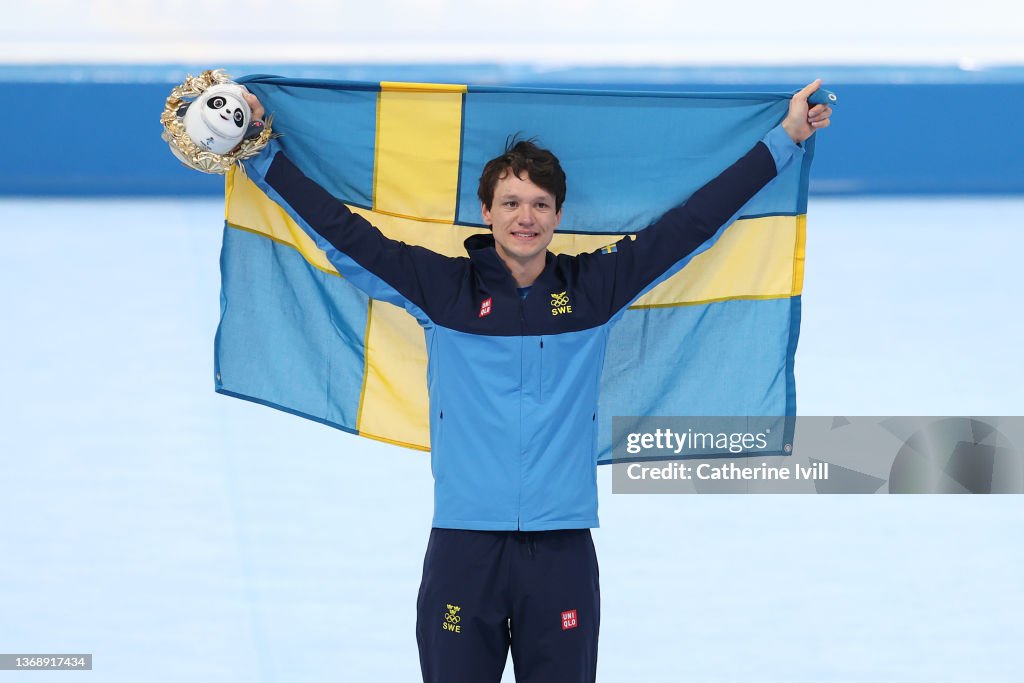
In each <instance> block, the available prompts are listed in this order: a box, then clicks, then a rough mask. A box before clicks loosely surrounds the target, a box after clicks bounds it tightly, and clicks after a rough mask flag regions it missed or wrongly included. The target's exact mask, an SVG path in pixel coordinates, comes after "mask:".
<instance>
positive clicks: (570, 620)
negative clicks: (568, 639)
mask: <svg viewBox="0 0 1024 683" xmlns="http://www.w3.org/2000/svg"><path fill="white" fill-rule="evenodd" d="M576 626H577V621H576V610H574V609H571V610H569V611H568V612H562V630H563V631H568V630H569V629H571V628H576Z"/></svg>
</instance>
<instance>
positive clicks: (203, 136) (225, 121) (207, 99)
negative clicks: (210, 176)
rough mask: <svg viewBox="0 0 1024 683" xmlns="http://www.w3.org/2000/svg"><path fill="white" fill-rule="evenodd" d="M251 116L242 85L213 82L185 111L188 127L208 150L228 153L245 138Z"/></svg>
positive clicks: (201, 145)
mask: <svg viewBox="0 0 1024 683" xmlns="http://www.w3.org/2000/svg"><path fill="white" fill-rule="evenodd" d="M251 115H252V112H251V111H250V110H249V105H248V104H246V102H245V99H244V98H243V97H242V88H241V87H240V86H237V85H233V84H228V83H222V84H219V85H213V86H210V87H209V88H207V89H206V90H205V91H204V92H203V94H202V95H200V96H199V97H198V98H197V99H196V100H195V101H194V102H192V103H191V104H190V105H189V107H188V109H187V110H186V111H185V121H184V123H185V130H186V131H187V132H188V135H189V137H190V138H192V140H193V142H195V143H196V144H197V145H199V146H200V147H202V148H203V149H205V150H206V151H208V152H214V153H216V154H226V153H228V152H230V151H231V150H233V149H234V148H235V147H237V146H238V143H240V142H241V141H242V138H243V137H244V136H245V131H246V129H247V128H248V127H249V119H250V117H251Z"/></svg>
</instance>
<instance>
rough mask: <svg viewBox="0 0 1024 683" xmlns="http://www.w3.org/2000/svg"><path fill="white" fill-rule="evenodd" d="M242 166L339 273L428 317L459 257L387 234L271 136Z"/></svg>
mask: <svg viewBox="0 0 1024 683" xmlns="http://www.w3.org/2000/svg"><path fill="white" fill-rule="evenodd" d="M244 165H245V170H246V173H247V175H248V177H249V178H250V179H251V180H252V181H253V182H255V183H256V185H258V186H259V187H260V189H262V190H263V191H264V192H265V193H266V194H267V196H268V197H270V198H271V199H273V200H274V201H275V202H277V204H279V205H280V206H281V207H282V208H283V209H284V210H285V211H286V212H287V213H288V214H289V215H290V216H291V217H292V219H294V220H295V222H296V223H298V225H299V227H301V228H302V230H303V231H304V232H306V234H308V235H309V236H310V237H311V238H312V239H313V241H314V242H315V243H316V245H317V247H319V248H320V249H322V250H323V251H324V252H325V253H326V254H327V259H328V260H329V261H330V262H331V264H332V265H333V266H334V267H335V268H337V269H338V272H339V273H340V274H341V275H342V276H343V277H345V278H346V279H347V280H349V281H350V282H351V283H352V284H353V285H354V286H356V287H358V288H359V289H361V290H362V291H363V292H365V293H366V294H367V295H368V296H370V297H372V298H374V299H380V300H382V301H387V302H389V303H393V304H395V305H396V306H402V307H404V308H405V309H406V310H408V311H409V312H410V313H412V314H413V315H414V316H415V317H416V318H417V320H419V321H420V323H421V324H426V323H427V322H428V321H429V319H430V317H429V313H428V312H429V310H430V308H431V301H430V300H429V299H430V298H431V297H434V298H436V295H437V289H438V287H437V285H439V284H440V281H441V280H443V279H446V278H445V277H444V276H445V275H449V276H450V275H451V274H452V272H453V270H454V269H455V268H456V267H457V266H456V264H457V262H458V261H459V259H454V258H450V257H447V256H443V255H441V254H438V253H436V252H433V251H430V250H429V249H426V248H424V247H419V246H415V245H409V244H406V243H404V242H400V241H398V240H393V239H390V238H388V237H385V236H384V235H383V234H382V233H381V232H380V230H378V229H377V228H375V227H374V226H373V225H371V224H370V223H369V222H368V221H367V220H366V219H365V218H363V217H362V216H359V215H356V214H354V213H352V211H350V210H349V208H348V207H347V206H345V204H344V203H343V202H342V201H341V200H340V199H338V198H337V197H334V196H333V195H331V194H330V193H329V192H327V190H325V189H323V188H322V187H320V185H318V184H317V183H316V182H314V181H313V180H311V179H310V178H308V177H307V176H306V175H305V174H304V173H303V172H302V171H301V170H299V168H298V167H297V166H296V165H295V164H294V163H292V161H291V160H290V159H289V158H288V157H287V156H285V154H284V152H283V151H282V150H281V149H280V146H279V145H278V143H277V141H275V140H271V142H270V144H269V145H268V148H267V149H266V150H264V151H263V153H262V154H260V155H258V156H256V157H253V158H252V159H249V160H247V161H245V162H244ZM425 283H426V285H427V287H433V289H431V290H428V289H426V288H425V287H424V284H425Z"/></svg>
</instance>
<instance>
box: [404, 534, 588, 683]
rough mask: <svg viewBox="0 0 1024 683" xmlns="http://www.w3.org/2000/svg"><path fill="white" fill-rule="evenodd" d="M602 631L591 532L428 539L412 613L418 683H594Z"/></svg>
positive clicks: (431, 535) (452, 535) (449, 535)
mask: <svg viewBox="0 0 1024 683" xmlns="http://www.w3.org/2000/svg"><path fill="white" fill-rule="evenodd" d="M600 622H601V594H600V589H599V587H598V568H597V555H596V553H595V552H594V542H593V540H592V539H591V536H590V530H589V529H565V530H558V531H469V530H465V529H436V528H435V529H432V530H431V532H430V542H429V543H428V544H427V555H426V557H425V558H424V561H423V581H422V583H421V584H420V592H419V598H418V600H417V603H416V642H417V643H418V644H419V650H420V667H421V669H422V671H423V680H424V682H425V683H442V682H443V683H461V682H463V681H465V682H466V683H499V681H500V680H501V674H502V671H503V670H504V668H505V660H506V659H507V658H508V651H509V647H511V649H512V664H513V666H514V667H515V674H516V682H517V683H555V682H556V681H557V682H558V683H577V682H579V683H584V682H586V683H593V681H594V679H595V678H596V676H597V634H598V628H599V626H600Z"/></svg>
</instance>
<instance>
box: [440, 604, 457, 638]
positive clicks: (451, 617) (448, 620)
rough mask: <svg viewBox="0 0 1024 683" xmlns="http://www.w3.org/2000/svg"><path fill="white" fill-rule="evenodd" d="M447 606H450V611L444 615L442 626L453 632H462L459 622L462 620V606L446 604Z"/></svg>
mask: <svg viewBox="0 0 1024 683" xmlns="http://www.w3.org/2000/svg"><path fill="white" fill-rule="evenodd" d="M445 607H447V608H448V611H447V612H446V613H445V615H444V621H442V622H441V628H442V629H444V630H445V631H451V632H453V633H462V626H461V625H460V624H459V622H460V621H462V617H460V616H459V610H461V609H462V608H461V607H459V606H458V605H445Z"/></svg>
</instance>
